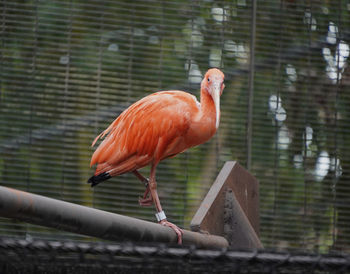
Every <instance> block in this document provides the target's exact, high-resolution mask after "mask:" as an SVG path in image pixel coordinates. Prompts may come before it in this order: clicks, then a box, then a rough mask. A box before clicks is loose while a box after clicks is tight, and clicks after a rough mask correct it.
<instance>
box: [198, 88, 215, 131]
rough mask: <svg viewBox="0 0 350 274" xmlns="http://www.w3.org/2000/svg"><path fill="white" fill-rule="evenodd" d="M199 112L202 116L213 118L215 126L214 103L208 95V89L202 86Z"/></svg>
mask: <svg viewBox="0 0 350 274" xmlns="http://www.w3.org/2000/svg"><path fill="white" fill-rule="evenodd" d="M200 100H201V112H202V113H201V114H202V116H203V118H205V119H208V118H212V119H213V120H214V126H215V119H216V110H215V104H214V100H213V98H212V97H211V96H210V94H209V93H208V91H207V90H206V89H204V88H202V89H201V99H200Z"/></svg>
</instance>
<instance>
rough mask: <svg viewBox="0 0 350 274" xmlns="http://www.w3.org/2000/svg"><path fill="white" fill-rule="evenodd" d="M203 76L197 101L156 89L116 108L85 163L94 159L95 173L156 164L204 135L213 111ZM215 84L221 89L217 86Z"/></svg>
mask: <svg viewBox="0 0 350 274" xmlns="http://www.w3.org/2000/svg"><path fill="white" fill-rule="evenodd" d="M209 71H210V70H209ZM207 74H208V73H207ZM212 74H213V76H212V77H214V76H215V77H216V78H220V77H221V78H222V79H221V78H220V79H221V80H220V81H223V74H222V73H221V72H220V71H219V70H215V69H213V70H212ZM208 77H209V76H208ZM203 82H204V80H203ZM203 82H202V88H201V103H199V102H198V101H197V100H196V99H195V97H194V96H193V95H191V94H189V93H186V92H183V91H177V90H174V91H162V92H156V93H153V94H151V95H148V96H146V97H144V98H142V99H141V100H139V101H137V102H136V103H134V104H133V105H131V106H130V107H129V108H127V109H126V110H125V111H124V112H122V113H121V114H120V116H119V117H118V118H117V119H115V120H114V121H113V123H112V124H111V125H110V126H109V127H108V128H107V129H106V130H104V131H103V132H101V134H99V135H98V136H97V137H96V138H95V140H94V141H93V143H92V146H94V145H95V143H96V142H97V140H98V139H99V138H104V137H105V139H104V140H103V141H102V143H101V144H100V145H99V147H98V148H97V149H96V151H95V152H94V154H93V155H92V158H91V162H90V166H92V165H94V164H97V168H96V172H95V175H98V174H100V173H102V172H107V171H108V172H109V173H110V175H111V176H116V175H119V174H122V173H126V172H130V171H134V170H136V169H139V168H142V167H144V166H146V165H148V164H155V165H156V164H157V163H158V162H159V161H161V160H163V159H165V158H168V157H173V156H175V155H176V154H178V153H181V152H183V151H184V150H186V149H188V148H190V147H193V146H195V145H198V144H201V143H203V142H205V141H207V140H208V139H210V138H211V137H212V136H213V135H214V133H215V132H216V126H215V125H216V118H217V117H219V116H216V109H215V105H214V101H213V98H212V96H211V94H210V92H209V89H208V88H207V82H204V84H203ZM220 89H221V90H220V92H222V89H223V87H220Z"/></svg>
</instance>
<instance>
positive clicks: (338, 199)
mask: <svg viewBox="0 0 350 274" xmlns="http://www.w3.org/2000/svg"><path fill="white" fill-rule="evenodd" d="M254 3H257V6H256V9H254V8H253V4H254ZM0 5H1V9H0V13H1V14H0V22H1V23H0V25H1V26H0V31H1V37H0V40H1V41H0V43H1V51H0V181H1V184H2V185H6V186H10V187H13V188H18V189H22V190H26V191H30V192H34V193H38V194H41V195H45V196H49V197H52V198H58V199H62V200H66V201H69V202H74V203H78V204H82V205H87V206H92V207H95V208H99V209H103V210H107V211H112V212H116V213H119V214H125V215H128V216H133V217H138V218H142V219H146V220H153V210H152V209H147V208H140V207H139V206H138V203H137V199H138V196H139V195H140V194H142V192H143V191H144V189H143V185H142V184H139V182H137V180H135V179H134V178H133V176H129V175H123V176H120V177H118V178H115V179H112V180H111V181H110V182H108V183H106V184H104V185H101V186H100V187H98V188H96V189H95V190H91V189H90V188H89V187H88V186H87V185H86V183H85V182H86V180H87V178H89V176H91V173H92V169H89V159H90V156H91V153H92V150H91V149H90V144H91V141H92V140H93V139H94V137H95V136H96V135H97V134H98V133H99V132H100V131H101V130H103V129H104V128H106V126H107V125H108V124H109V123H110V122H111V121H113V119H114V118H115V117H116V116H117V115H118V114H119V113H120V112H121V111H122V110H123V109H125V108H126V107H127V106H128V105H130V104H131V103H132V102H134V101H136V100H138V99H139V98H141V97H143V96H145V95H146V94H149V93H151V92H154V91H157V90H165V89H168V90H169V89H185V90H187V91H189V92H192V93H193V94H195V95H197V96H198V95H199V93H198V91H199V82H200V80H201V78H202V76H203V73H204V72H205V71H206V70H207V69H208V67H213V66H215V67H219V68H221V69H222V70H223V71H224V73H225V75H226V79H225V85H226V88H225V90H224V93H223V95H222V96H223V97H222V98H223V99H222V104H221V125H220V129H219V131H218V133H217V135H216V136H215V137H214V138H213V139H212V140H211V141H210V142H209V143H207V144H204V145H203V146H201V147H198V148H194V149H192V150H191V151H188V152H186V153H184V154H181V155H178V156H177V157H176V158H174V159H170V160H167V161H165V162H164V163H162V164H161V165H160V167H159V170H158V181H159V194H160V196H161V198H162V200H163V201H164V202H163V206H164V208H165V210H166V212H167V215H168V216H169V219H170V220H171V221H173V222H175V223H177V224H179V225H180V226H184V227H188V225H189V222H190V220H191V218H192V217H193V214H194V212H195V210H196V209H197V208H198V205H199V203H200V201H201V200H202V199H203V197H204V195H205V194H206V193H207V190H208V189H209V187H210V185H211V184H212V182H213V180H214V178H215V177H216V175H217V173H218V171H219V170H220V169H221V167H222V166H223V163H224V162H225V161H227V160H232V159H234V160H238V162H239V163H240V164H241V165H243V166H245V167H248V168H250V171H251V172H252V173H253V174H254V175H255V176H256V177H257V178H258V179H259V181H260V195H261V198H260V205H261V207H260V215H261V222H260V223H261V226H260V227H261V233H260V236H261V240H262V242H263V244H264V246H266V247H269V248H297V249H304V250H308V251H315V252H320V253H327V252H329V251H332V250H338V251H349V250H350V248H349V246H350V231H349V230H350V209H349V204H350V203H349V201H350V187H349V183H348V182H349V178H350V177H349V165H350V150H349V147H350V137H349V136H350V135H349V125H350V121H349V120H350V113H349V105H350V102H349V99H350V96H349V94H350V92H349V91H350V81H349V76H350V74H349V59H348V58H349V43H350V41H349V37H350V36H349V31H348V30H349V29H350V25H349V24H350V18H349V17H350V4H349V1H346V0H336V1H316V2H315V1H291V0H280V1H275V0H269V1H264V3H259V1H251V0H235V1H224V0H223V1H204V0H203V1H180V0H179V1H156V0H154V1H141V0H140V1H98V2H94V1H79V0H71V1H37V0H32V1H6V0H2V1H1V2H0ZM254 22H256V25H254ZM252 55H253V56H252ZM252 69H254V70H252ZM248 91H249V92H248ZM249 136H250V137H249ZM143 173H144V174H145V175H146V174H147V173H148V170H147V169H145V170H144V171H143ZM0 234H1V235H7V236H16V237H22V238H26V237H27V238H28V237H32V238H34V239H51V240H54V239H62V238H63V239H79V240H82V238H81V237H80V236H77V235H72V234H68V233H63V232H59V231H56V230H51V229H45V228H41V227H38V226H32V225H28V224H24V223H20V222H17V221H13V220H7V219H1V220H0Z"/></svg>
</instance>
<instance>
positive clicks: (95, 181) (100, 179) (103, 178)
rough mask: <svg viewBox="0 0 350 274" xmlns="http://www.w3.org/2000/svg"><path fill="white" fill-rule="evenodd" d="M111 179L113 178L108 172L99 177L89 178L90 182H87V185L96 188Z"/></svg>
mask: <svg viewBox="0 0 350 274" xmlns="http://www.w3.org/2000/svg"><path fill="white" fill-rule="evenodd" d="M109 178H112V176H111V175H109V173H108V172H103V173H101V174H99V175H96V176H95V175H94V176H91V177H90V178H89V180H88V181H87V183H88V184H91V187H94V186H96V185H98V184H99V183H102V182H103V181H106V180H108V179H109Z"/></svg>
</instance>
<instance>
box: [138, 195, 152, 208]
mask: <svg viewBox="0 0 350 274" xmlns="http://www.w3.org/2000/svg"><path fill="white" fill-rule="evenodd" d="M139 205H140V206H143V207H145V206H151V205H153V200H152V197H147V198H145V197H144V198H141V197H140V198H139Z"/></svg>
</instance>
